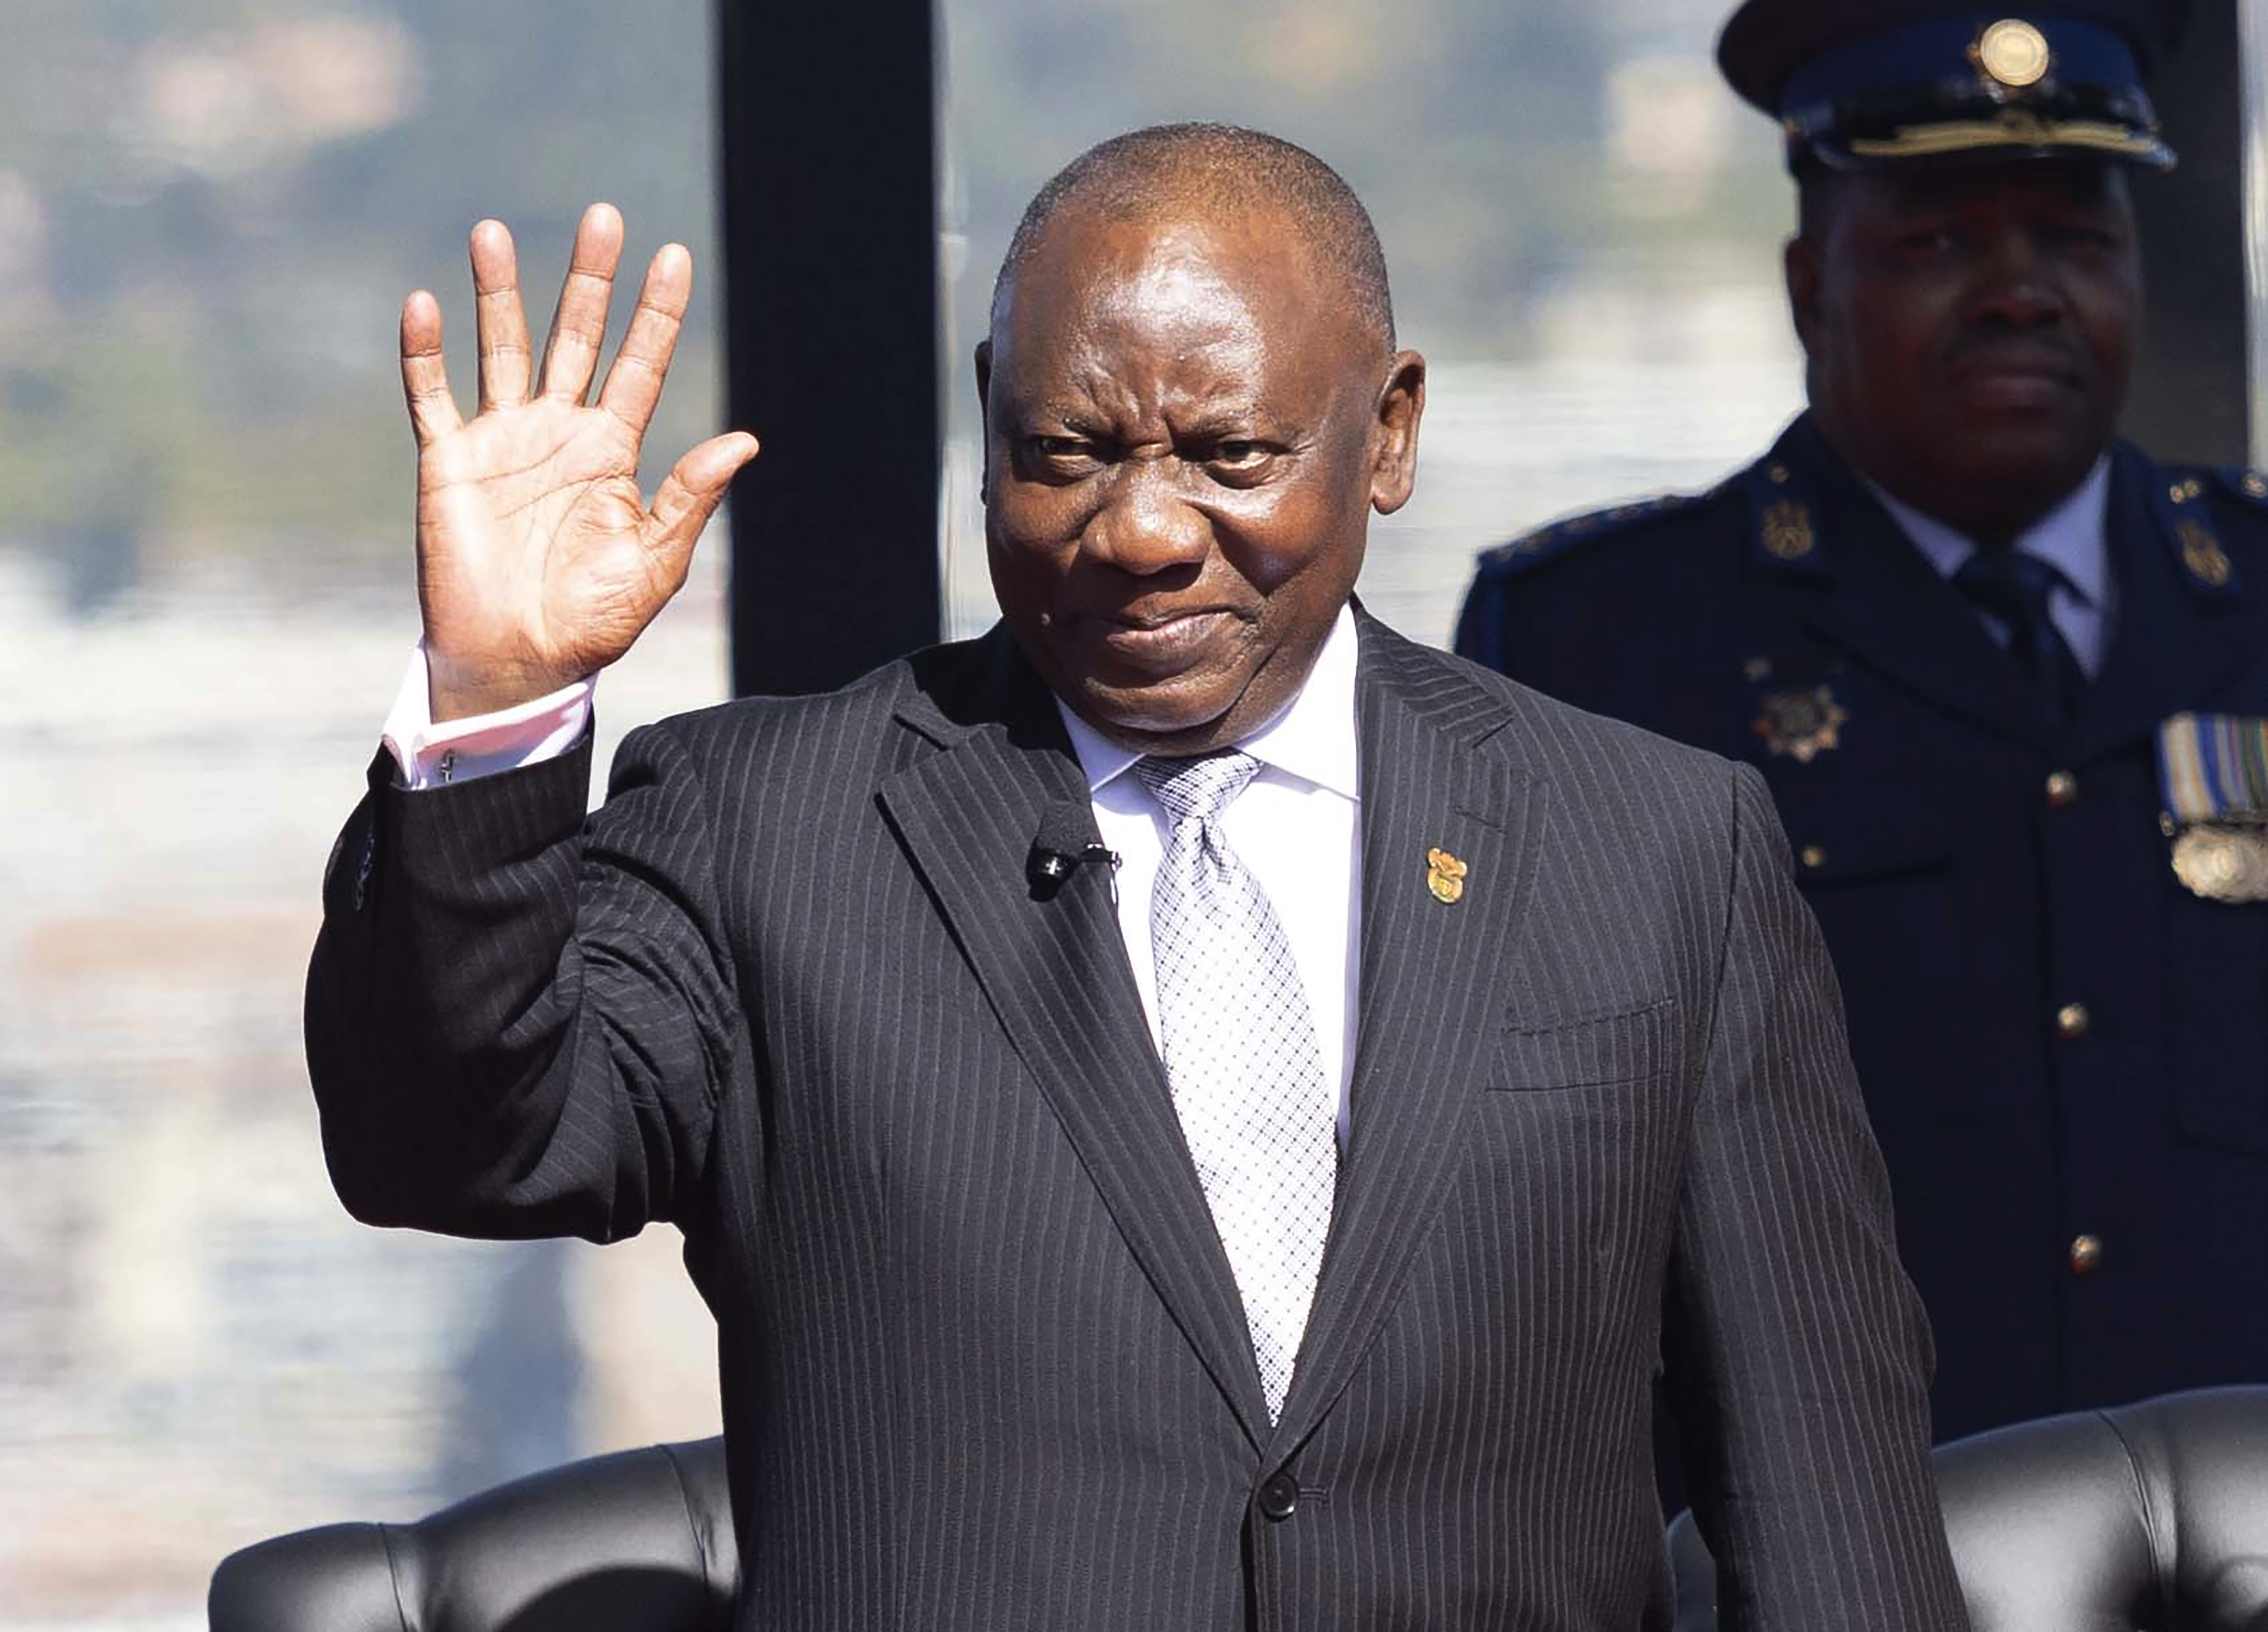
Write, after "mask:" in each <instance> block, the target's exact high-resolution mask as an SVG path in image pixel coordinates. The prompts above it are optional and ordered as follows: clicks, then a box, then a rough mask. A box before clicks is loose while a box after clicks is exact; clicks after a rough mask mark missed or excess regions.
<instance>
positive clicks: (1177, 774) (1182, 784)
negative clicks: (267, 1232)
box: [1134, 748, 1260, 823]
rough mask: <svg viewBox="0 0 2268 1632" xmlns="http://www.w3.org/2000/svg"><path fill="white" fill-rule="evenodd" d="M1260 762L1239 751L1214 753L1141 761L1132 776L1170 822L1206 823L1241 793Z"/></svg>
mask: <svg viewBox="0 0 2268 1632" xmlns="http://www.w3.org/2000/svg"><path fill="white" fill-rule="evenodd" d="M1259 772H1260V762H1259V761H1258V760H1256V759H1255V758H1254V757H1252V756H1251V755H1249V754H1248V753H1246V752H1244V751H1243V750H1241V749H1235V748H1223V749H1218V750H1215V751H1213V752H1212V753H1210V754H1201V755H1199V756H1198V757H1197V758H1195V759H1159V758H1151V759H1142V760H1138V761H1136V762H1135V765H1134V774H1135V775H1136V776H1138V777H1139V778H1141V779H1142V786H1145V787H1146V788H1148V789H1149V790H1150V797H1151V798H1152V799H1154V800H1156V801H1158V803H1159V805H1160V807H1162V808H1163V809H1164V810H1165V812H1166V814H1167V816H1171V817H1172V818H1173V819H1174V820H1175V822H1176V823H1182V822H1187V821H1189V819H1191V818H1192V817H1194V818H1196V819H1197V821H1200V822H1210V821H1211V820H1212V819H1213V818H1214V817H1216V816H1219V814H1220V813H1221V812H1222V811H1223V810H1225V809H1227V808H1228V801H1230V800H1232V799H1233V798H1235V797H1236V796H1237V795H1238V794H1241V793H1242V792H1243V791H1244V785H1245V784H1246V783H1247V782H1249V781H1250V780H1252V779H1253V778H1254V777H1255V776H1256V775H1258V774H1259Z"/></svg>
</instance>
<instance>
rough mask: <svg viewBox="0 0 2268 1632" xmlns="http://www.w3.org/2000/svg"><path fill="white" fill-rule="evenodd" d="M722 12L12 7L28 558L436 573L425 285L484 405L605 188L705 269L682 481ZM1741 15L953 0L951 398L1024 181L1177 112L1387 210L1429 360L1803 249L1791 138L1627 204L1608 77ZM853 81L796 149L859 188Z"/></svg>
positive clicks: (371, 1) (668, 2)
mask: <svg viewBox="0 0 2268 1632" xmlns="http://www.w3.org/2000/svg"><path fill="white" fill-rule="evenodd" d="M733 3H740V0H733ZM710 7H711V0H646V3H645V4H640V5H637V6H635V7H631V6H625V5H622V4H618V3H617V0H477V3H476V4H468V3H467V0H188V3H185V0H11V4H10V6H9V12H10V16H9V22H8V26H7V29H6V33H7V35H8V37H9V39H10V40H11V42H12V44H13V47H14V48H11V49H7V50H0V547H8V546H12V547H16V548H29V549H32V550H38V551H40V552H42V553H46V554H50V555H53V556H55V558H58V559H59V560H64V561H67V562H68V563H70V568H71V573H72V581H73V583H74V585H75V587H76V593H77V594H79V596H80V598H81V599H82V600H84V601H87V602H99V601H100V600H101V599H103V597H104V595H105V594H107V593H109V592H111V591H114V590H116V589H117V588H119V587H123V586H125V585H127V584H129V583H130V582H131V581H132V579H133V576H134V573H135V571H136V563H137V562H138V561H142V560H144V559H148V558H161V559H165V560H169V561H170V560H175V559H180V558H195V557H196V556H199V555H205V554H210V555H217V556H235V557H243V556H258V557H261V558H263V560H272V561H274V562H276V563H278V564H279V565H278V566H277V569H276V570H286V566H285V565H282V564H289V563H291V562H294V561H298V560H303V559H306V558H310V557H312V556H318V555H319V556H320V560H321V562H322V563H324V564H325V565H323V567H322V569H321V570H324V571H352V570H355V566H356V564H357V563H368V564H372V565H384V566H385V567H387V569H389V570H395V571H406V563H407V550H406V535H407V532H408V528H409V514H408V512H409V495H410V481H409V476H410V469H411V462H410V447H409V436H408V433H407V431H406V428H405V427H404V425H403V424H402V421H401V410H400V408H399V403H398V400H397V385H396V382H395V366H394V321H395V314H396V312H397V311H398V309H399V304H400V301H401V297H402V296H403V294H405V293H406V292H408V291H409V290H410V289H412V288H414V287H417V286H419V285H421V284H422V285H425V286H429V287H431V288H433V289H434V290H435V292H437V293H438V294H439V296H440V297H441V299H442V304H443V310H444V314H445V321H446V325H447V328H448V330H449V334H450V349H451V354H452V356H453V358H454V363H455V366H453V371H452V372H453V376H454V378H455V379H456V380H457V382H458V390H459V392H460V397H462V398H463V399H464V400H466V401H467V402H469V400H470V397H471V392H472V381H471V380H470V378H469V369H468V366H467V358H468V356H469V349H470V348H469V341H470V312H469V293H468V289H467V286H466V285H467V279H466V276H465V273H464V270H463V258H462V257H463V243H464V234H465V233H466V230H467V229H468V227H469V226H470V225H471V224H472V223H473V222H474V221H475V220H476V219H477V218H480V217H482V216H483V215H487V214H495V215H497V216H500V217H503V218H505V219H507V220H508V221H509V222H510V223H511V225H512V227H513V229H514V231H515V233H517V234H518V236H519V241H520V246H521V264H522V270H523V277H524V279H525V283H526V287H527V291H528V304H529V306H530V308H531V321H532V322H533V323H534V325H535V327H536V328H537V329H538V331H539V332H540V331H541V326H542V324H543V322H544V321H545V317H546V314H547V313H548V311H549V304H550V292H551V290H552V289H553V288H554V287H555V285H556V278H557V276H558V273H559V270H560V268H561V265H562V262H563V257H564V255H565V251H566V247H567V244H568V241H569V239H570V236H571V232H572V228H573V224H574V221H575V218H576V217H577V215H578V212H579V211H580V210H581V208H582V207H583V205H584V204H585V203H586V202H588V201H589V200H592V199H594V198H608V199H611V200H613V201H615V203H619V204H620V205H621V206H622V209H623V211H624V214H625V216H626V218H628V221H629V225H630V254H629V258H630V261H631V262H632V264H633V269H635V267H636V266H638V265H642V264H643V261H644V256H645V255H648V254H650V253H651V251H652V248H653V247H656V246H657V245H658V244H659V242H661V241H662V240H664V239H665V238H678V239H681V240H683V241H685V242H686V243H688V244H689V246H690V247H691V248H692V249H693V252H694V255H695V260H696V266H697V267H698V268H699V269H700V270H701V273H702V277H701V278H700V280H699V284H700V286H699V287H698V288H697V289H696V303H695V306H694V309H693V311H692V313H691V314H690V316H689V323H688V327H687V332H686V337H685V342H684V344H683V346H682V348H681V352H680V358H679V366H678V377H677V379H676V380H674V383H673V386H672V388H671V390H670V392H669V393H668V395H667V396H666V398H665V401H664V404H663V410H662V414H661V417H660V418H659V421H658V422H657V425H656V429H655V432H654V434H653V436H652V439H651V441H650V444H649V446H650V447H651V448H652V462H651V463H650V466H649V470H648V473H647V475H648V479H649V482H652V481H653V480H657V479H658V478H659V475H660V473H661V470H662V469H665V468H666V464H667V462H669V461H670V460H671V459H673V458H674V456H675V454H676V453H677V451H678V450H680V449H681V448H682V447H685V446H686V445H687V444H689V442H691V441H694V440H696V439H698V438H699V437H701V436H703V435H705V434H707V433H708V432H710V430H711V429H712V428H713V427H714V426H716V425H718V423H720V421H721V418H722V415H721V410H720V408H719V405H718V380H719V379H720V377H721V372H722V371H721V368H720V367H719V359H718V356H717V346H718V324H717V321H716V306H715V301H714V296H715V293H716V290H717V285H718V274H719V271H720V269H719V267H718V262H717V259H716V256H715V255H714V253H713V249H714V245H715V242H716V240H717V233H716V232H715V227H714V219H713V217H714V210H715V201H714V198H713V196H712V188H713V179H714V174H715V166H714V163H713V151H712V148H713V143H714V140H715V136H714V122H713V118H712V111H713V107H714V101H715V87H714V85H713V84H712V78H713V75H712V71H711V52H710V48H709V41H710V33H711V24H712V18H711V10H710ZM1716 10H1717V7H1716V5H1715V4H1714V3H1713V0H1523V3H1522V4H1517V5H1506V4H1502V0H1427V3H1426V4H1423V5H1415V4H1413V5H1408V6H1400V7H1392V8H1388V7H1381V6H1377V5H1374V4H1353V3H1351V0H1240V4H1235V5H1230V6H1221V5H1217V4H1210V3H1208V0H1140V3H1139V4H1138V3H1137V0H1079V4H1071V5H1063V4H1036V3H1035V0H943V4H942V6H941V12H942V26H941V29H940V37H941V39H942V41H943V45H942V47H941V58H942V65H943V72H944V76H945V78H944V80H943V83H944V85H945V86H946V102H945V107H946V114H945V116H944V119H943V122H942V128H943V129H944V132H945V136H946V151H947V154H948V161H947V168H946V174H945V175H944V176H943V177H942V178H941V181H942V182H943V184H944V210H943V220H944V224H945V225H946V228H947V230H948V231H949V232H953V233H956V234H957V235H958V236H959V237H960V239H961V241H962V242H963V244H964V251H965V255H966V261H967V264H966V266H965V268H964V270H962V272H961V276H960V277H958V279H957V280H956V282H955V284H954V291H953V295H954V299H953V308H952V320H953V325H954V351H955V354H954V356H952V357H949V358H946V359H944V363H945V370H944V373H945V378H946V380H948V381H949V382H950V388H951V389H952V390H953V391H954V393H955V394H956V395H960V394H964V393H965V380H964V378H963V376H964V375H965V372H966V363H965V358H964V357H963V356H962V355H961V353H962V352H964V351H965V350H966V347H967V343H968V340H969V339H971V338H973V337H974V336H975V334H976V332H977V329H978V326H979V325H981V323H982V321H983V304H984V299H985V295H986V292H987V291H988V290H989V285H990V275H991V270H992V266H993V264H994V262H995V261H996V260H997V257H998V253H999V250H1000V248H1001V247H1002V246H1003V245H1004V244H1005V240H1006V239H1007V236H1008V233H1009V232H1010V231H1011V229H1012V228H1013V225H1014V221H1015V218H1016V215H1017V214H1018V212H1019V211H1020V210H1021V208H1022V206H1023V203H1024V201H1025V199H1026V198H1027V196H1029V194H1030V193H1031V191H1032V190H1033V189H1034V188H1035V187H1036V186H1037V185H1038V184H1039V182H1040V181H1042V180H1043V179H1044V178H1045V177H1046V175H1047V174H1049V172H1050V171H1051V170H1053V169H1054V168H1055V167H1056V166H1058V165H1060V164H1061V163H1063V162H1064V160H1065V159H1068V158H1070V157H1071V155H1072V154H1073V153H1075V152H1076V151H1079V148H1081V147H1083V146H1085V145H1086V144H1088V143H1090V142H1092V141H1094V140H1096V139H1098V138H1100V137H1103V136H1106V135H1108V134H1110V133H1111V132H1113V131H1115V130H1119V129H1126V128H1128V127H1130V126H1132V125H1136V124H1140V123H1146V122H1152V121H1156V120H1160V119H1169V118H1191V117H1197V118H1220V119H1232V120H1235V121H1237V122H1243V123H1248V124H1256V125H1259V126H1261V127H1263V128H1265V129H1274V130H1278V131H1279V132H1281V133H1282V134H1284V135H1285V136H1288V137H1292V139H1294V140H1299V141H1302V142H1305V143H1307V144H1308V145H1310V146H1312V147H1314V148H1315V149H1316V151H1320V152H1321V153H1322V154H1323V156H1324V157H1325V158H1327V159H1330V160H1331V161H1333V162H1334V163H1335V164H1337V165H1338V166H1340V167H1341V168H1342V169H1343V170H1344V172H1345V173H1346V174H1347V175H1348V177H1349V179H1350V180H1351V181H1352V182H1353V183H1354V185H1355V187H1356V188H1357V189H1358V190H1359V191H1360V192H1361V193H1362V194H1363V195H1364V196H1365V197H1366V198H1367V199H1368V200H1369V201H1370V202H1371V203H1372V204H1373V209H1374V210H1375V213H1376V214H1377V216H1378V218H1379V225H1380V227H1381V233H1382V234H1383V236H1384V238H1385V240H1386V244H1387V247H1388V255H1389V258H1390V260H1391V262H1392V264H1393V267H1394V271H1395V282H1396V288H1397V293H1398V296H1399V298H1400V301H1401V305H1402V308H1403V316H1404V320H1405V328H1407V329H1410V330H1411V331H1412V333H1413V337H1416V338H1418V339H1420V340H1422V342H1423V343H1425V344H1426V345H1427V346H1428V347H1429V348H1431V349H1432V350H1433V351H1435V352H1436V354H1437V355H1440V354H1441V353H1443V352H1445V351H1455V352H1458V353H1460V354H1466V355H1477V356H1483V357H1504V356H1514V355H1519V354H1520V353H1521V351H1522V350H1523V348H1524V347H1525V346H1526V345H1527V344H1528V334H1527V331H1526V328H1525V325H1526V322H1527V320H1528V312H1529V309H1530V303H1531V299H1532V298H1533V296H1534V294H1535V292H1536V291H1538V290H1539V289H1543V288H1545V287H1548V286H1549V285H1550V284H1551V282H1552V281H1553V280H1554V279H1556V278H1559V277H1564V276H1565V275H1566V274H1567V272H1568V271H1569V270H1570V269H1572V268H1578V267H1580V266H1581V265H1583V264H1585V263H1586V262H1587V261H1588V260H1589V259H1590V258H1592V257H1594V256H1596V255H1602V254H1608V253H1616V254H1624V255H1627V254H1629V253H1631V252H1632V251H1633V250H1636V251H1638V252H1641V253H1659V254H1661V255H1668V256H1670V257H1672V258H1674V257H1675V255H1676V254H1677V253H1679V251H1680V249H1681V248H1682V247H1688V246H1691V245H1695V244H1701V243H1706V242H1708V241H1710V240H1726V239H1731V238H1738V237H1745V236H1749V235H1752V234H1756V233H1777V232H1778V231H1779V230H1781V228H1782V227H1783V226H1784V225H1785V221H1786V198H1785V195H1784V189H1783V188H1780V187H1778V186H1777V185H1774V184H1772V183H1771V180H1770V139H1769V132H1768V130H1764V129H1761V124H1762V122H1756V123H1757V124H1758V126H1759V129H1758V130H1757V131H1756V139H1755V141H1754V143H1753V145H1752V147H1751V148H1749V149H1744V150H1743V152H1742V162H1741V163H1740V164H1738V165H1735V166H1731V167H1730V168H1727V169H1724V170H1723V171H1722V173H1721V174H1717V175H1716V176H1715V179H1714V180H1711V181H1707V182H1706V183H1705V184H1697V185H1695V186H1693V187H1691V188H1687V189H1686V190H1685V191H1684V192H1683V193H1682V194H1680V195H1678V196H1675V198H1673V199H1672V200H1671V207H1669V208H1667V209H1665V208H1664V207H1663V203H1662V198H1661V196H1660V192H1659V189H1657V191H1656V194H1655V195H1654V196H1652V197H1651V198H1650V199H1644V200H1641V201H1640V202H1641V203H1644V206H1645V207H1644V208H1633V207H1632V203H1631V194H1630V190H1629V189H1628V188H1626V187H1622V186H1619V185H1618V184H1617V183H1616V178H1615V177H1614V175H1613V174H1611V168H1612V162H1613V161H1612V159H1611V158H1610V156H1609V143H1608V141H1607V135H1608V129H1607V127H1608V120H1609V107H1608V98H1607V96H1606V93H1605V85H1606V82H1607V78H1608V77H1609V73H1610V72H1611V70H1612V69H1613V66H1614V64H1615V63H1616V62H1618V61H1620V60H1622V59H1624V58H1625V57H1628V56H1631V55H1644V54H1653V55H1669V56H1673V57H1676V56H1682V57H1683V58H1684V59H1688V60H1690V61H1692V62H1696V63H1705V51H1706V47H1707V41H1708V35H1709V32H1710V29H1711V26H1712V24H1713V21H1714V16H1715V11H1716ZM26 42H30V43H29V48H26ZM758 89H760V88H758ZM857 95H858V87H857V86H856V85H845V86H844V87H843V109H844V113H843V122H842V126H841V128H840V129H823V130H814V131H813V132H811V133H810V140H809V143H808V144H807V146H806V148H805V149H803V150H802V151H792V152H784V153H781V154H778V155H777V156H775V157H776V159H777V162H780V163H792V164H824V165H829V166H838V167H840V168H841V170H842V172H843V176H844V184H845V185H846V186H855V185H856V178H857V174H858V165H859V163H860V161H861V155H860V153H859V151H858V113H857V106H858V104H857ZM1672 281H1673V283H1674V277H1673V279H1672ZM618 305H619V306H622V307H626V306H627V299H623V300H622V301H620V302H618ZM318 547H319V548H318ZM309 570H314V569H313V568H312V567H311V568H310V569H309Z"/></svg>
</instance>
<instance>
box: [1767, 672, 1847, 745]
mask: <svg viewBox="0 0 2268 1632" xmlns="http://www.w3.org/2000/svg"><path fill="white" fill-rule="evenodd" d="M1850 719H1851V711H1850V710H1848V709H1846V708H1845V707H1844V706H1843V705H1842V704H1840V703H1838V702H1837V701H1836V700H1835V690H1834V688H1833V687H1831V686H1802V687H1799V688H1798V689H1796V690H1793V691H1774V692H1772V693H1771V694H1770V695H1769V696H1767V697H1766V698H1764V703H1763V705H1762V707H1761V709H1760V711H1759V712H1758V713H1757V714H1756V720H1755V722H1754V723H1753V724H1752V725H1751V726H1750V727H1749V729H1750V730H1752V731H1754V732H1755V733H1756V735H1758V736H1760V737H1762V738H1764V746H1765V747H1766V748H1768V749H1770V750H1771V752H1772V754H1773V756H1774V757H1779V758H1789V759H1793V760H1794V761H1795V762H1796V764H1800V765H1808V764H1810V763H1811V762H1812V761H1813V760H1815V759H1816V758H1818V757H1819V756H1820V755H1822V754H1823V753H1825V752H1826V751H1827V750H1829V749H1830V748H1840V747H1842V746H1843V727H1845V725H1846V724H1848V723H1849V722H1850Z"/></svg>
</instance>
